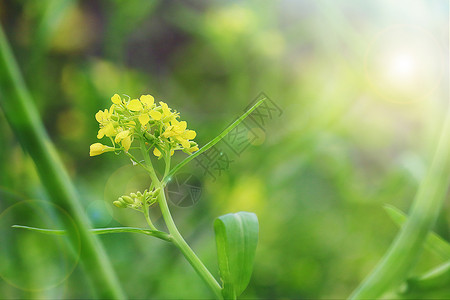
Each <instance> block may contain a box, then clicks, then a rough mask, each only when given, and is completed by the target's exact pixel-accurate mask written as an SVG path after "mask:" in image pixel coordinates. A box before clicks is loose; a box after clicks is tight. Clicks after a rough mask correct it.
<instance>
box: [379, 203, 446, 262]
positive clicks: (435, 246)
mask: <svg viewBox="0 0 450 300" xmlns="http://www.w3.org/2000/svg"><path fill="white" fill-rule="evenodd" d="M384 209H385V210H386V212H387V213H388V215H389V216H390V217H391V219H392V220H393V221H394V222H395V223H396V224H397V225H398V226H399V227H402V226H403V224H404V223H405V222H406V221H407V220H408V216H407V215H406V214H405V213H403V212H402V211H401V210H399V209H398V208H396V207H395V206H392V205H385V206H384ZM424 247H425V249H427V250H429V251H430V252H433V253H434V254H436V255H437V256H439V257H440V258H442V259H443V260H444V261H448V260H450V244H449V243H448V242H447V241H445V240H444V239H443V238H442V237H440V236H439V235H438V234H436V233H434V232H432V231H430V233H428V236H427V238H426V240H425V245H424Z"/></svg>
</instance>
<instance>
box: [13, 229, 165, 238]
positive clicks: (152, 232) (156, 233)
mask: <svg viewBox="0 0 450 300" xmlns="http://www.w3.org/2000/svg"><path fill="white" fill-rule="evenodd" d="M12 227H13V228H22V229H27V230H32V231H37V232H40V233H44V234H53V235H65V234H67V232H66V231H65V230H57V229H44V228H36V227H29V226H22V225H13V226H12ZM89 231H90V232H91V233H93V234H106V233H120V232H132V233H142V234H146V235H150V236H154V237H157V238H160V239H162V240H165V241H169V242H170V241H171V238H170V236H169V235H168V234H167V233H165V232H162V231H157V230H149V229H143V228H135V227H111V228H96V229H90V230H89Z"/></svg>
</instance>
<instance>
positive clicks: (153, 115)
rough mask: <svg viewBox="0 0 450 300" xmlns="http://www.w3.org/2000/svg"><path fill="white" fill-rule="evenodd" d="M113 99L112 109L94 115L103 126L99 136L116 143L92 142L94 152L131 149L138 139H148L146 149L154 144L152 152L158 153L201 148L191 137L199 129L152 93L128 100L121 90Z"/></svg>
mask: <svg viewBox="0 0 450 300" xmlns="http://www.w3.org/2000/svg"><path fill="white" fill-rule="evenodd" d="M111 102H112V105H111V107H110V108H109V110H108V109H105V110H103V111H102V110H100V111H99V112H97V113H96V114H95V119H96V120H97V122H98V123H99V126H100V129H99V131H98V134H97V138H98V139H101V138H103V137H105V136H106V137H108V138H109V139H110V140H111V142H112V144H113V147H108V146H105V145H103V144H100V143H95V144H93V145H91V151H90V155H91V156H94V155H99V154H102V153H104V152H108V151H120V150H124V151H125V152H128V151H129V150H130V149H131V145H132V143H133V141H134V140H136V139H138V140H143V141H144V142H145V143H146V145H147V146H148V147H149V149H146V151H149V150H151V149H150V148H152V147H154V148H153V154H154V155H155V156H157V157H162V155H163V153H164V154H170V155H173V154H174V153H175V151H176V150H182V151H184V152H186V153H188V154H191V153H192V152H194V151H197V150H198V146H197V143H195V142H194V141H192V139H194V138H195V137H196V135H197V134H196V132H195V131H194V130H188V129H187V123H186V121H179V120H178V118H179V117H180V114H179V113H178V112H177V111H174V110H172V109H171V108H169V106H168V105H167V104H166V103H165V102H162V101H160V102H159V105H157V104H156V103H155V98H154V97H153V96H151V95H142V96H140V97H139V99H130V98H129V97H128V100H127V99H122V98H121V97H120V96H119V95H118V94H114V95H113V96H112V97H111ZM100 145H101V146H100ZM147 146H146V147H147ZM105 147H106V148H105Z"/></svg>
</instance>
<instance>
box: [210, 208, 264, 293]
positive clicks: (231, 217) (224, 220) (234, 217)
mask: <svg viewBox="0 0 450 300" xmlns="http://www.w3.org/2000/svg"><path fill="white" fill-rule="evenodd" d="M214 231H215V233H216V245H217V258H218V260H219V270H220V277H221V278H222V282H223V290H222V293H223V296H224V298H225V299H236V298H237V297H239V296H240V295H241V293H242V292H243V291H244V290H245V288H246V287H247V285H248V283H249V281H250V277H251V275H252V271H253V261H254V258H255V253H256V245H257V244H258V232H259V225H258V218H257V217H256V215H255V214H254V213H249V212H238V213H234V214H226V215H223V216H220V217H218V218H217V219H216V220H215V221H214Z"/></svg>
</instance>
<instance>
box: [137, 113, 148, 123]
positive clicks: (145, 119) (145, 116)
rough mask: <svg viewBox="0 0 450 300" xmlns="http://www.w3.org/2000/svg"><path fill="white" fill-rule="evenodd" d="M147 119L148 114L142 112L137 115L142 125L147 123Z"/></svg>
mask: <svg viewBox="0 0 450 300" xmlns="http://www.w3.org/2000/svg"><path fill="white" fill-rule="evenodd" d="M149 121H150V117H149V116H148V114H142V115H140V116H139V122H141V124H142V125H143V126H145V125H147V123H148V122H149Z"/></svg>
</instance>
